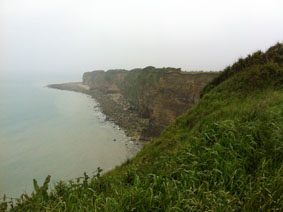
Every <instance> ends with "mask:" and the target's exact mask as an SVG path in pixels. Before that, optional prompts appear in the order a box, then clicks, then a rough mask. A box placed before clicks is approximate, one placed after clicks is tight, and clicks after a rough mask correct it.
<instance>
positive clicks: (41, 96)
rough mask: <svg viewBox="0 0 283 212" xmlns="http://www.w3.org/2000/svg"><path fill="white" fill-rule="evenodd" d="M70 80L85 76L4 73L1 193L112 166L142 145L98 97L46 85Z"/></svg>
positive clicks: (1, 82) (17, 192)
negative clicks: (103, 109) (111, 117)
mask: <svg viewBox="0 0 283 212" xmlns="http://www.w3.org/2000/svg"><path fill="white" fill-rule="evenodd" d="M63 78H64V79H63ZM68 81H80V78H78V77H73V78H72V77H69V79H68V77H64V76H61V79H58V77H57V78H56V77H54V79H52V77H49V78H47V77H44V78H40V77H38V79H28V78H27V80H25V79H24V78H18V79H13V78H11V79H3V78H2V79H0V197H2V196H3V195H4V193H5V194H6V195H7V196H9V197H19V196H20V195H21V194H22V193H24V192H27V193H30V192H31V191H32V189H33V183H32V180H33V179H34V178H35V179H37V180H38V182H39V184H42V183H43V181H44V179H45V178H46V176H47V175H51V185H53V184H54V182H56V181H58V180H70V179H74V178H76V177H81V176H83V172H87V174H89V175H92V174H93V173H94V171H95V170H96V169H97V167H101V168H102V169H103V170H104V171H107V170H110V169H112V168H114V167H115V166H116V165H119V164H121V163H122V162H123V161H125V160H126V159H128V158H130V157H132V156H134V155H135V154H136V152H137V151H138V149H139V147H138V146H137V145H136V144H135V143H134V142H132V141H130V140H129V138H128V137H127V136H126V135H125V133H124V132H123V131H122V130H120V129H119V127H118V126H117V125H115V124H113V123H111V122H109V121H105V116H104V115H103V114H102V113H101V111H100V109H99V107H97V103H96V102H95V100H94V99H92V98H90V97H89V96H87V95H84V94H80V93H75V92H71V91H61V90H55V89H50V88H47V87H45V86H46V85H47V84H49V83H61V82H68Z"/></svg>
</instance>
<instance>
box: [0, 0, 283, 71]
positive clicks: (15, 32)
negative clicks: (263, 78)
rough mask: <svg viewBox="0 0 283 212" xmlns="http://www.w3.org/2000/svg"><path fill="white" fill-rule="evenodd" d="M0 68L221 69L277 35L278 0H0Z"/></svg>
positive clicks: (281, 18) (280, 35)
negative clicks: (147, 67) (151, 67)
mask: <svg viewBox="0 0 283 212" xmlns="http://www.w3.org/2000/svg"><path fill="white" fill-rule="evenodd" d="M0 30H1V32H0V72H1V73H2V74H4V75H7V74H8V75H11V74H12V75H14V74H19V73H23V74H25V73H37V74H43V75H44V74H46V73H56V74H58V73H59V74H60V73H62V74H67V73H70V74H71V73H73V74H74V73H75V74H78V75H80V74H81V73H82V72H85V71H91V70H95V69H113V68H126V69H132V68H135V67H145V66H148V65H153V66H156V67H167V66H171V67H180V68H182V69H183V70H221V69H223V68H224V67H225V66H227V65H229V64H231V63H233V62H235V60H236V59H237V58H239V57H244V56H246V55H247V54H249V53H252V52H254V51H255V50H259V49H261V50H266V49H267V48H268V47H269V46H271V45H273V44H275V43H276V42H282V40H283V1H282V0H235V1H232V0H214V1H211V0H199V1H195V0H194V1H189V0H1V1H0Z"/></svg>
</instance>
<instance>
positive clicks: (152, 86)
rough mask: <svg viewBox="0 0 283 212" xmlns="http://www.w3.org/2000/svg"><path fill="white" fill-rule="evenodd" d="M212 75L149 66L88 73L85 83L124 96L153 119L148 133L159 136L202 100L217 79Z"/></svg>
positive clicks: (141, 112)
mask: <svg viewBox="0 0 283 212" xmlns="http://www.w3.org/2000/svg"><path fill="white" fill-rule="evenodd" d="M216 76H217V74H216V73H211V72H195V73H193V72H190V73H188V72H181V71H180V69H175V68H162V69H157V68H154V67H151V66H150V67H146V68H144V69H134V70H131V71H125V70H110V71H107V72H104V71H93V72H87V73H84V75H83V83H84V84H86V85H88V86H89V87H90V88H91V89H97V90H100V91H101V92H103V93H108V94H114V93H117V94H120V95H122V96H123V97H124V98H125V99H126V100H128V102H129V103H130V104H131V105H132V107H133V108H134V109H135V110H137V111H138V113H139V114H140V116H142V117H143V118H147V119H148V120H149V122H148V127H147V128H145V129H144V132H143V133H144V134H145V135H146V134H147V135H150V136H153V137H155V136H158V135H159V134H160V132H161V130H162V129H164V127H166V126H168V125H169V124H170V123H171V122H173V121H174V120H175V119H176V117H177V116H179V115H181V114H182V113H184V112H185V111H186V110H188V109H189V108H191V107H192V106H193V105H194V104H196V103H197V102H198V101H199V94H200V91H201V89H202V88H203V87H204V86H205V85H206V84H207V83H208V82H209V81H211V80H212V79H213V78H214V77H216Z"/></svg>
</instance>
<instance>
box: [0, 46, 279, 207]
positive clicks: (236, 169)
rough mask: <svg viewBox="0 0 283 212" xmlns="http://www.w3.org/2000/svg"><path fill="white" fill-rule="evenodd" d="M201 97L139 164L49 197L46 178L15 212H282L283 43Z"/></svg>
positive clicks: (59, 188)
mask: <svg viewBox="0 0 283 212" xmlns="http://www.w3.org/2000/svg"><path fill="white" fill-rule="evenodd" d="M201 96H202V98H201V100H200V101H199V103H198V104H197V105H195V106H193V108H192V109H190V110H189V111H187V112H185V113H184V114H183V115H181V116H180V117H179V118H177V120H176V121H175V122H174V123H173V124H171V125H170V126H169V127H167V128H166V129H165V130H164V131H163V132H162V134H161V136H160V137H159V138H157V139H155V140H153V141H152V142H151V143H149V144H147V145H145V146H144V148H143V149H142V150H141V151H140V152H139V153H138V155H137V156H136V157H135V158H133V159H131V160H128V161H126V162H125V163H124V164H123V165H121V166H119V167H117V168H115V169H114V170H113V171H111V172H108V173H106V174H104V175H103V176H100V170H99V169H98V172H97V174H96V175H95V176H87V175H86V174H85V176H84V177H82V178H81V179H74V180H73V181H70V182H58V183H57V184H56V186H55V187H54V188H53V190H52V191H51V192H47V188H48V183H49V180H50V178H49V177H48V178H47V179H46V182H45V184H44V185H43V186H41V187H40V186H38V185H37V183H36V181H34V189H35V190H34V192H33V194H32V195H30V196H27V195H22V197H21V198H20V199H19V200H18V203H16V206H15V203H14V206H13V208H12V209H11V211H68V212H69V211H229V212H230V211H249V212H250V211H283V201H282V200H283V44H282V43H278V44H276V45H275V46H273V47H271V48H269V49H268V50H267V51H266V52H265V53H263V52H260V51H259V52H256V53H254V54H252V55H249V56H248V57H246V58H245V59H239V60H238V62H236V63H235V64H234V65H232V66H231V67H228V68H226V69H225V70H224V71H223V72H222V73H221V74H220V75H219V76H217V77H216V78H215V79H214V80H213V81H212V82H210V83H209V84H208V85H207V86H206V87H205V88H204V89H203V91H202V93H201ZM168 101H170V100H168ZM7 205H8V203H7V202H3V203H2V204H1V209H2V211H5V210H6V208H7Z"/></svg>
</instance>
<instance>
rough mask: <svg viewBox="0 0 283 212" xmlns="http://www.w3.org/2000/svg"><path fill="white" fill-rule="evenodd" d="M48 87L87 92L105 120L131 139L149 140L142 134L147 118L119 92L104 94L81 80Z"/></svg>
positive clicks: (146, 124)
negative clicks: (97, 104) (97, 105)
mask: <svg viewBox="0 0 283 212" xmlns="http://www.w3.org/2000/svg"><path fill="white" fill-rule="evenodd" d="M47 87H48V88H54V89H60V90H68V91H75V92H80V93H83V94H87V95H89V96H91V97H92V98H94V99H95V100H96V101H97V102H98V103H99V108H100V109H101V111H102V112H103V113H104V114H105V115H106V120H107V121H112V122H114V123H115V124H117V125H118V126H119V127H120V128H121V129H123V130H124V131H125V133H126V135H127V136H129V137H130V138H131V139H132V140H133V141H142V142H143V143H144V142H146V141H149V140H150V139H151V138H150V137H146V136H143V135H144V134H143V131H144V130H145V129H146V128H147V126H148V122H149V119H146V118H142V117H141V116H140V115H139V113H138V111H137V110H136V109H135V108H134V106H133V105H131V104H130V103H129V102H128V101H127V100H125V98H124V97H123V96H122V95H121V94H105V93H103V92H101V91H99V90H97V89H90V88H89V86H87V85H84V84H83V83H81V82H69V83H63V84H51V85H48V86H47Z"/></svg>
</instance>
